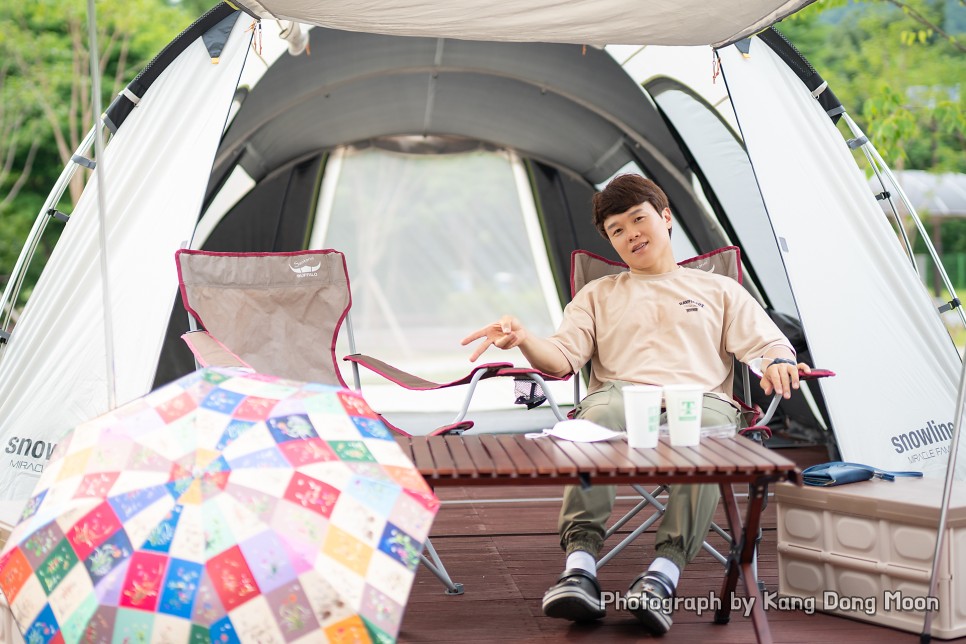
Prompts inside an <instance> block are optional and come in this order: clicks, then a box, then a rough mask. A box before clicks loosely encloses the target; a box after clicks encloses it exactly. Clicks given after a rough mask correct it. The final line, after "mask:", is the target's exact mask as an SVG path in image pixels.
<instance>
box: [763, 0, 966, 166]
mask: <svg viewBox="0 0 966 644" xmlns="http://www.w3.org/2000/svg"><path fill="white" fill-rule="evenodd" d="M963 14H966V6H964V4H963V2H962V0H959V1H958V2H949V1H947V0H867V1H864V2H862V1H846V0H819V1H818V2H816V3H814V4H812V5H810V6H809V7H807V8H806V9H804V10H802V11H801V12H799V13H798V14H796V15H795V16H793V17H792V18H791V19H788V20H785V21H784V22H783V23H782V24H780V25H778V29H779V31H781V32H782V33H783V34H784V35H785V36H786V37H788V39H789V40H791V41H792V43H794V44H795V46H796V47H798V49H800V50H801V51H802V53H803V54H805V56H806V58H808V59H809V61H810V62H811V63H812V64H813V66H815V68H816V69H817V70H818V71H819V73H820V74H822V76H823V77H824V78H825V80H827V81H828V83H829V86H830V87H831V88H832V90H833V91H834V92H835V93H836V95H837V96H838V97H839V99H840V100H841V101H842V103H843V105H845V107H846V109H847V110H848V111H849V114H850V115H851V116H852V118H853V119H855V121H856V122H857V123H858V124H859V126H860V127H862V129H863V131H865V133H866V134H868V135H869V137H870V139H871V140H872V142H873V143H874V144H875V146H876V148H878V150H879V151H880V153H881V154H882V156H883V157H884V158H885V159H887V160H888V161H889V162H890V164H891V165H893V166H894V167H895V168H897V169H919V170H930V171H936V172H939V171H952V172H966V155H964V154H963V149H964V147H966V145H964V144H966V109H964V108H966V93H964V91H963V90H964V89H966V87H964V85H966V44H964V42H963V37H962V35H961V34H959V33H956V31H957V29H956V28H955V24H956V18H960V17H961V16H962V15H963ZM946 24H949V25H951V27H949V28H948V29H947V28H946V27H944V25H946Z"/></svg>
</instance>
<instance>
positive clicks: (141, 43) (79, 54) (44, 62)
mask: <svg viewBox="0 0 966 644" xmlns="http://www.w3.org/2000/svg"><path fill="white" fill-rule="evenodd" d="M96 11H97V23H96V24H97V45H98V52H97V67H98V69H99V72H100V75H101V78H102V83H101V87H102V90H103V94H104V95H103V96H102V106H103V107H104V108H105V109H106V107H107V106H108V105H109V104H110V101H111V99H112V98H113V97H114V96H116V95H117V94H118V93H119V92H120V90H121V89H122V88H123V87H124V86H125V85H126V84H127V83H128V82H129V81H130V80H131V79H132V78H134V76H135V75H136V74H137V73H138V72H139V71H140V70H141V69H142V68H143V67H144V66H145V65H146V64H147V63H148V62H149V61H150V60H151V58H153V56H154V55H155V54H156V53H157V52H158V51H159V50H160V49H161V47H163V46H164V44H166V43H167V42H168V41H169V40H170V39H171V38H173V37H174V36H176V35H177V34H178V33H179V32H180V31H181V30H182V29H184V28H185V27H187V26H188V25H189V24H190V23H191V21H192V20H193V19H194V18H196V17H197V15H196V14H194V13H191V11H189V10H187V9H185V8H182V7H180V6H177V5H171V4H168V3H166V2H164V1H163V0H98V2H97V3H96ZM90 67H91V66H90V51H89V43H88V26H87V2H86V0H31V1H30V2H22V1H21V0H0V283H4V282H6V279H7V273H8V271H9V270H10V269H11V268H12V267H13V265H14V262H15V261H16V257H17V254H18V253H19V251H20V247H21V245H22V244H23V241H24V240H25V238H26V236H27V232H28V230H29V229H30V227H31V225H32V222H33V220H34V218H35V217H36V215H37V212H38V210H39V209H40V207H41V206H42V205H43V202H44V199H45V198H46V195H47V193H48V192H49V190H50V189H51V187H52V186H53V185H54V183H55V181H56V178H57V176H58V175H59V174H60V172H61V170H62V168H63V167H64V166H65V165H66V164H67V162H68V161H69V159H70V157H71V155H72V154H73V153H74V152H75V150H77V148H78V146H79V145H80V144H81V142H82V141H83V138H84V136H85V135H86V134H87V132H88V131H89V130H90V128H91V127H92V125H93V117H92V108H93V105H92V104H93V101H92V97H91V87H92V83H91V76H90ZM87 154H90V155H91V156H93V152H92V151H87ZM86 179H87V173H86V172H77V173H75V175H74V178H73V180H72V181H71V183H70V185H69V189H68V191H67V193H66V195H65V198H64V201H65V202H67V203H64V204H61V205H60V206H59V207H62V208H63V209H65V210H67V211H69V210H71V209H72V207H73V205H74V204H75V203H76V200H77V199H78V198H79V197H80V194H81V191H82V190H83V186H84V182H85V181H86ZM52 236H53V235H49V236H48V237H47V238H46V239H45V240H44V241H43V243H42V247H41V249H40V252H39V254H40V255H41V256H44V255H46V254H47V248H49V245H50V244H51V243H52V239H51V237H52ZM31 282H32V279H29V278H28V283H31Z"/></svg>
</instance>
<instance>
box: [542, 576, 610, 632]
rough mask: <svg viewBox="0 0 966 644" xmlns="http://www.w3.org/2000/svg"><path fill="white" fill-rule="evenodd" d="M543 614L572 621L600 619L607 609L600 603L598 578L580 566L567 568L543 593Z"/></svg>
mask: <svg viewBox="0 0 966 644" xmlns="http://www.w3.org/2000/svg"><path fill="white" fill-rule="evenodd" d="M543 614H544V615H546V616H547V617H558V618H560V619H569V620H570V621H572V622H588V621H590V620H592V619H600V618H601V617H603V616H604V615H605V614H606V611H605V610H604V607H603V606H602V605H601V603H600V585H599V584H598V583H597V578H596V577H594V576H593V575H591V574H590V573H589V572H587V571H585V570H581V569H580V568H570V569H569V570H565V571H564V573H563V574H562V575H560V579H558V580H557V583H556V584H554V585H553V586H551V587H550V589H549V590H547V592H545V593H544V594H543Z"/></svg>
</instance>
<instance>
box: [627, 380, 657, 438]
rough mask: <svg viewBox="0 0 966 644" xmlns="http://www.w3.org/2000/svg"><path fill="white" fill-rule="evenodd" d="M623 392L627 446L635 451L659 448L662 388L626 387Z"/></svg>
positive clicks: (653, 386)
mask: <svg viewBox="0 0 966 644" xmlns="http://www.w3.org/2000/svg"><path fill="white" fill-rule="evenodd" d="M622 391H623V393H624V420H625V423H626V425H627V444H628V445H629V446H630V447H633V448H635V449H641V448H645V447H657V436H658V429H659V427H660V424H661V387H658V386H656V385H625V386H624V387H623V389H622Z"/></svg>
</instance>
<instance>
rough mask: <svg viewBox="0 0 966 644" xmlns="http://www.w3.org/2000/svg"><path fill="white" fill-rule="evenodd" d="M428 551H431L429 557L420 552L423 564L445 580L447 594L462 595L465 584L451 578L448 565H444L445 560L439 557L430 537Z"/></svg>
mask: <svg viewBox="0 0 966 644" xmlns="http://www.w3.org/2000/svg"><path fill="white" fill-rule="evenodd" d="M426 552H428V553H429V557H428V558H427V557H426V555H424V554H420V555H419V560H420V561H422V562H423V565H424V566H426V568H427V569H429V571H430V572H431V573H433V574H434V575H436V578H437V579H439V580H440V581H441V582H443V585H444V586H446V590H445V591H444V592H445V593H446V594H447V595H462V594H463V584H457V583H454V582H453V580H452V579H450V576H449V573H448V572H446V566H445V565H443V560H442V559H440V558H439V555H438V554H437V553H436V548H434V547H433V542H432V541H431V540H430V539H429V538H427V539H426Z"/></svg>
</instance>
